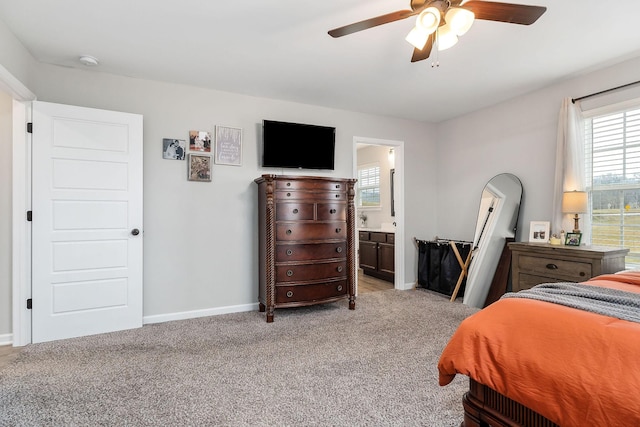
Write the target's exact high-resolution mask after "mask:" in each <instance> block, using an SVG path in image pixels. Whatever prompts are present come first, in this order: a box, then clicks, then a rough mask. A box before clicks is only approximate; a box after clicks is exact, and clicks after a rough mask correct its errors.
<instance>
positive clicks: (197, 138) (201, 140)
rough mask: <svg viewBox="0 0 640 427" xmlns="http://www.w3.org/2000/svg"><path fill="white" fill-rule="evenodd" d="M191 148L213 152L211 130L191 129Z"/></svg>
mask: <svg viewBox="0 0 640 427" xmlns="http://www.w3.org/2000/svg"><path fill="white" fill-rule="evenodd" d="M189 150H190V151H201V152H204V153H210V152H211V132H207V131H206V130H190V131H189Z"/></svg>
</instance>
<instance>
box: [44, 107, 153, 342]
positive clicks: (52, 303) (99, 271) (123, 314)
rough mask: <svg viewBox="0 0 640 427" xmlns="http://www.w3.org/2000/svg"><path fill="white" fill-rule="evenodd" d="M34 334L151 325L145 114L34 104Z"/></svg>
mask: <svg viewBox="0 0 640 427" xmlns="http://www.w3.org/2000/svg"><path fill="white" fill-rule="evenodd" d="M32 141H33V144H32V146H33V169H32V170H33V177H32V185H33V190H32V198H33V200H32V210H33V222H32V239H33V249H32V266H33V267H32V300H33V304H32V307H33V308H32V342H34V343H35V342H42V341H51V340H56V339H63V338H71V337H78V336H83V335H92V334H97V333H103V332H111V331H116V330H122V329H131V328H136V327H140V326H142V116H141V115H137V114H129V113H121V112H114V111H105V110H96V109H91V108H82V107H75V106H69V105H60V104H52V103H47V102H33V134H32Z"/></svg>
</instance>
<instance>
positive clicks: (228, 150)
mask: <svg viewBox="0 0 640 427" xmlns="http://www.w3.org/2000/svg"><path fill="white" fill-rule="evenodd" d="M215 162H216V164H218V165H233V166H242V129H240V128H230V127H226V126H216V150H215Z"/></svg>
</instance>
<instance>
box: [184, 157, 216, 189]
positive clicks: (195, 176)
mask: <svg viewBox="0 0 640 427" xmlns="http://www.w3.org/2000/svg"><path fill="white" fill-rule="evenodd" d="M188 179H189V181H201V182H211V156H208V155H206V154H189V175H188Z"/></svg>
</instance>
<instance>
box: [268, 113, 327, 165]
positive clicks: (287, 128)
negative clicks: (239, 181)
mask: <svg viewBox="0 0 640 427" xmlns="http://www.w3.org/2000/svg"><path fill="white" fill-rule="evenodd" d="M335 144H336V128H334V127H329V126H317V125H308V124H302V123H288V122H278V121H274V120H263V121H262V148H263V156H262V166H264V167H275V168H297V169H328V170H333V168H334V156H335Z"/></svg>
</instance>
